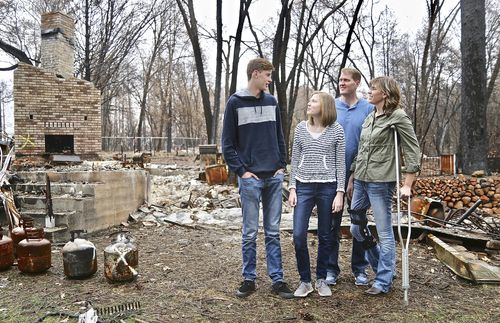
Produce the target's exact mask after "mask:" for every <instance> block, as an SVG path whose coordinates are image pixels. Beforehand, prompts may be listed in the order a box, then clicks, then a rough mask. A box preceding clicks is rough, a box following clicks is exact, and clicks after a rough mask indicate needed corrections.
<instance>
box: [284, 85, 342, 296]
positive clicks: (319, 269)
mask: <svg viewBox="0 0 500 323" xmlns="http://www.w3.org/2000/svg"><path fill="white" fill-rule="evenodd" d="M307 117H308V118H307V121H302V122H300V123H299V124H298V125H297V127H296V128H295V135H294V139H293V148H292V165H291V166H292V169H291V174H290V185H289V189H290V196H289V202H290V205H291V206H292V207H294V214H293V242H294V245H295V256H296V259H297V269H298V271H299V275H300V285H299V287H298V288H297V290H296V291H295V293H294V296H295V297H306V296H307V295H309V294H310V293H311V292H312V291H313V290H314V289H313V287H312V284H311V268H310V260H309V251H308V248H307V230H308V227H309V218H310V217H311V212H312V210H313V208H314V206H316V207H317V214H318V240H319V242H318V257H317V265H316V286H315V287H316V289H317V291H318V293H319V295H320V296H330V295H332V292H331V290H330V287H328V285H327V284H326V282H325V279H326V271H327V270H326V269H327V262H328V256H329V254H330V249H331V241H330V230H331V222H332V218H331V217H332V211H333V212H339V211H341V210H342V207H343V199H344V186H345V185H344V184H345V143H344V130H343V129H342V127H341V126H340V124H339V123H338V122H336V119H337V113H336V110H335V101H334V99H333V97H332V96H331V95H330V94H328V93H325V92H314V93H313V95H312V96H311V98H310V100H309V103H308V104H307Z"/></svg>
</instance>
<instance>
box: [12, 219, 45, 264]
mask: <svg viewBox="0 0 500 323" xmlns="http://www.w3.org/2000/svg"><path fill="white" fill-rule="evenodd" d="M25 230H26V239H24V240H22V241H21V242H19V244H18V245H17V267H18V268H19V270H20V271H21V272H23V273H41V272H44V271H46V270H47V269H49V268H50V266H51V243H50V241H49V240H47V239H45V238H44V233H43V228H25Z"/></svg>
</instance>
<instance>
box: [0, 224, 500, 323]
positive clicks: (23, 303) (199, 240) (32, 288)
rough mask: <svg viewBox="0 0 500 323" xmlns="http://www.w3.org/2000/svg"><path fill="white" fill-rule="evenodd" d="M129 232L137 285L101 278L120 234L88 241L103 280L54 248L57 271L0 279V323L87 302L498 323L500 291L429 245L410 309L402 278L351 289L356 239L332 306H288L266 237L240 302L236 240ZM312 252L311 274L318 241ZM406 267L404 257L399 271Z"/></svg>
mask: <svg viewBox="0 0 500 323" xmlns="http://www.w3.org/2000/svg"><path fill="white" fill-rule="evenodd" d="M126 229H127V230H129V232H130V234H131V235H132V236H133V237H134V238H135V239H136V244H137V246H138V249H139V266H138V269H137V270H138V272H139V277H138V278H137V280H136V281H134V282H130V283H120V284H111V283H109V282H107V281H106V279H105V277H104V274H103V250H104V248H105V247H106V246H107V245H108V244H110V242H111V238H110V235H111V234H112V233H114V232H117V231H119V230H121V228H120V227H113V228H110V229H108V230H105V231H102V232H98V233H93V234H91V235H89V236H88V239H89V240H90V241H92V242H93V243H94V244H95V245H96V247H97V250H98V251H99V252H98V271H97V273H96V274H95V275H93V276H92V277H90V278H88V279H85V280H69V279H67V278H66V277H65V276H64V272H63V261H62V253H61V250H62V246H53V248H52V250H53V251H52V267H51V268H50V269H49V270H48V271H47V272H46V273H44V274H38V275H27V274H21V273H20V272H19V271H18V269H17V268H16V267H15V266H14V267H12V268H11V269H9V270H6V271H3V272H0V322H16V323H17V322H34V321H37V320H38V322H42V321H43V322H77V319H76V318H75V316H77V315H78V311H79V310H80V308H81V307H82V305H83V304H84V303H85V301H90V302H91V303H92V306H93V307H94V308H101V309H102V308H108V307H115V306H118V305H121V304H125V303H132V302H137V301H139V302H140V309H134V310H131V311H121V312H120V311H115V313H113V314H108V315H103V316H101V317H100V318H101V319H102V320H103V321H105V322H111V321H116V322H119V321H120V320H123V321H124V322H300V321H316V322H334V321H341V322H500V286H499V285H491V284H474V283H471V282H468V281H466V280H463V279H461V278H459V277H457V276H456V275H455V274H453V273H452V272H451V271H450V270H449V269H448V268H447V267H446V266H444V265H443V264H442V263H441V262H440V261H439V260H438V259H437V258H436V256H435V254H434V250H433V249H432V248H431V247H429V246H427V245H426V244H421V243H417V242H413V243H412V244H411V245H410V290H409V306H404V304H403V290H402V288H401V272H400V270H399V269H398V271H399V272H398V278H397V279H396V280H395V282H394V288H393V290H392V291H391V292H390V293H388V294H387V295H384V296H375V297H373V296H368V295H366V294H364V290H365V289H366V287H356V286H355V285H354V278H353V277H352V275H351V273H350V266H349V257H350V250H351V242H350V240H349V239H343V240H342V241H341V252H340V260H339V261H340V264H341V266H342V269H343V271H342V273H341V276H340V280H339V282H338V284H337V285H336V286H334V288H333V296H331V297H326V298H324V297H319V296H318V294H317V293H313V294H311V295H310V296H309V297H307V298H305V299H291V300H284V299H281V298H279V297H278V296H276V295H274V294H272V292H271V289H270V283H271V282H270V279H269V277H268V276H267V274H266V268H265V252H264V246H263V240H264V239H263V236H262V233H260V235H259V240H258V260H257V266H258V267H257V270H258V280H257V291H256V292H255V293H254V294H252V295H251V296H250V297H248V298H246V299H239V298H237V297H236V296H235V295H234V292H235V290H236V289H237V288H238V286H239V284H240V282H241V250H240V242H241V238H240V232H239V231H238V230H230V229H222V228H215V227H214V228H189V227H184V226H180V225H175V224H162V225H161V226H151V227H145V226H144V225H143V224H142V223H140V222H139V223H134V224H130V226H129V227H127V228H126ZM281 243H282V253H283V261H284V268H285V279H286V280H287V282H288V283H289V284H290V287H291V288H292V289H294V288H296V286H297V285H298V283H299V278H298V273H297V270H296V262H295V256H294V251H293V244H292V236H291V234H290V233H289V232H282V235H281ZM309 243H310V253H311V258H312V260H313V261H312V263H313V264H314V259H316V248H317V239H316V236H315V234H314V233H310V235H309ZM400 263H401V262H400V249H399V247H398V268H399V267H400ZM312 270H313V272H314V268H313V269H312ZM370 278H373V273H370ZM48 313H50V315H49V314H48Z"/></svg>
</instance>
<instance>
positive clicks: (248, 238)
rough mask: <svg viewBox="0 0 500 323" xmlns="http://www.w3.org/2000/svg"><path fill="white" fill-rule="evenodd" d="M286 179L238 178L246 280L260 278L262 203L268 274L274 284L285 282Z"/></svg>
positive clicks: (243, 270) (281, 176) (280, 176)
mask: <svg viewBox="0 0 500 323" xmlns="http://www.w3.org/2000/svg"><path fill="white" fill-rule="evenodd" d="M283 178H284V175H283V174H278V175H276V176H273V177H270V178H265V179H255V178H253V177H250V178H241V177H239V178H238V184H239V192H240V199H241V208H242V213H243V223H242V241H241V251H242V254H243V269H242V274H243V277H244V279H245V280H252V281H253V280H255V279H256V278H257V272H256V264H257V232H258V230H259V210H260V203H261V202H262V213H263V224H264V237H265V243H266V260H267V273H268V274H269V277H271V279H272V282H273V284H274V283H276V282H279V281H283V265H282V261H281V245H280V222H281V206H282V199H283V197H282V185H283Z"/></svg>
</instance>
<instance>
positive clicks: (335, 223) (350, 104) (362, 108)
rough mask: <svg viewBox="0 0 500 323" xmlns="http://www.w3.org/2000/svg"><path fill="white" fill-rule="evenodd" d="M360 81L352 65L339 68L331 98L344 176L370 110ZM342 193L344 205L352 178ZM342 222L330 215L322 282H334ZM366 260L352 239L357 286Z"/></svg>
mask: <svg viewBox="0 0 500 323" xmlns="http://www.w3.org/2000/svg"><path fill="white" fill-rule="evenodd" d="M360 82H361V73H360V72H359V71H358V70H357V69H354V68H343V69H342V70H341V73H340V78H339V88H340V97H338V98H337V99H336V100H335V105H336V108H337V121H338V122H339V123H340V125H341V126H342V127H343V128H344V135H345V162H346V178H349V170H350V169H351V164H352V162H353V160H354V157H355V156H356V154H357V152H358V144H359V136H360V134H361V126H362V125H363V121H364V120H365V118H366V116H367V115H368V114H370V112H372V111H373V105H371V104H370V103H368V101H366V100H365V99H359V98H358V97H357V95H356V91H357V89H358V86H359V83H360ZM346 183H347V188H346V195H347V200H348V205H350V201H351V198H352V190H353V183H352V180H350V181H346ZM341 222H342V212H339V213H336V214H334V215H333V218H332V234H333V237H332V241H333V244H332V254H331V256H330V259H329V263H328V272H327V278H326V283H327V284H329V285H335V284H336V283H337V278H338V276H339V274H340V267H339V265H338V255H339V232H340V225H341ZM367 266H368V261H367V259H366V257H365V250H364V248H363V245H362V243H361V242H359V241H357V240H356V239H354V238H353V239H352V256H351V269H352V272H353V274H354V277H355V281H354V283H355V284H356V285H358V286H366V285H368V276H367V275H366V267H367Z"/></svg>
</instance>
